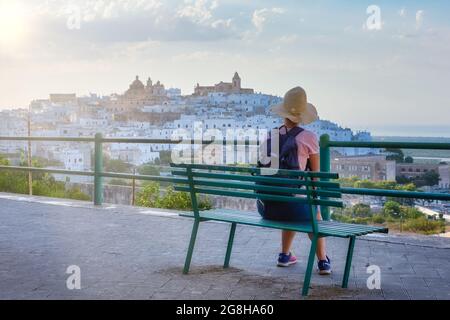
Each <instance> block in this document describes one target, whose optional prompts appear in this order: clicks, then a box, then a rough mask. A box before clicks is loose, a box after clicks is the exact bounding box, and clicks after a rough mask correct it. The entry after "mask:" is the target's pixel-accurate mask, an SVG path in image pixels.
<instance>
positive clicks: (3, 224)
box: [0, 193, 450, 299]
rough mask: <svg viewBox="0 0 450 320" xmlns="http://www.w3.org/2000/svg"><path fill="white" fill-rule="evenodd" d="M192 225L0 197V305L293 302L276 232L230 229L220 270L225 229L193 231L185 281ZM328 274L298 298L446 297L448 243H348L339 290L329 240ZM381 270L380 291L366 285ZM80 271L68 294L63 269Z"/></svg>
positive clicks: (339, 258) (333, 244) (303, 250)
mask: <svg viewBox="0 0 450 320" xmlns="http://www.w3.org/2000/svg"><path fill="white" fill-rule="evenodd" d="M191 227H192V221H191V220H187V219H184V218H179V217H178V216H177V215H176V214H174V213H173V212H168V211H160V210H153V209H144V208H133V207H128V206H114V205H112V206H105V207H103V208H94V207H93V206H92V205H90V204H89V203H87V202H81V201H67V200H55V199H49V198H40V197H28V196H17V195H11V194H5V193H0V299H300V298H301V296H300V293H299V292H300V288H301V285H302V281H303V275H304V272H305V261H306V255H307V251H308V250H307V245H308V241H309V240H307V238H306V236H305V235H299V236H298V238H297V240H296V242H295V253H296V254H297V256H298V257H299V260H300V263H298V264H297V265H295V266H293V267H291V268H286V269H284V268H277V267H276V266H275V265H274V262H275V259H276V256H277V253H278V244H279V243H278V241H279V240H278V239H279V232H278V231H276V230H267V229H259V228H253V227H244V226H238V228H237V233H236V240H235V247H234V251H233V254H232V259H231V265H232V268H230V269H228V270H223V269H222V268H221V263H222V262H223V257H224V254H225V247H226V242H227V235H228V230H229V226H228V225H226V224H223V223H212V222H207V223H203V224H201V225H200V231H199V237H198V242H197V243H198V245H197V247H196V251H195V254H194V258H193V262H192V271H191V273H190V274H189V275H187V276H186V275H182V273H181V270H182V265H183V262H184V257H185V250H186V247H187V241H188V239H189V235H190V231H191ZM328 245H329V254H330V256H331V257H332V259H333V267H334V273H333V275H332V276H330V277H321V276H319V275H314V276H313V279H312V289H311V290H310V296H309V298H308V299H450V265H449V263H450V240H449V239H445V238H439V237H404V236H377V237H365V238H363V239H361V240H359V241H357V242H356V247H355V258H354V263H353V268H352V273H351V278H350V283H349V289H341V288H340V287H339V285H340V282H341V279H342V273H343V264H344V257H345V250H346V246H347V242H346V240H344V239H335V238H332V239H329V240H328ZM372 264H375V265H378V266H379V267H380V268H381V290H369V289H368V288H367V285H366V281H367V277H368V276H369V274H367V273H366V269H367V266H369V265H372ZM70 265H77V266H79V267H80V269H81V290H68V289H67V286H66V280H67V278H68V277H69V275H68V274H66V269H67V267H68V266H70Z"/></svg>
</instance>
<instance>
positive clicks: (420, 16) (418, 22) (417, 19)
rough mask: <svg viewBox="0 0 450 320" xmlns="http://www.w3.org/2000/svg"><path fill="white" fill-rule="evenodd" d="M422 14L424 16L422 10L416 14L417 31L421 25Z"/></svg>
mask: <svg viewBox="0 0 450 320" xmlns="http://www.w3.org/2000/svg"><path fill="white" fill-rule="evenodd" d="M424 14H425V12H424V11H423V10H418V11H417V12H416V28H417V29H420V28H421V27H422V25H423V20H424Z"/></svg>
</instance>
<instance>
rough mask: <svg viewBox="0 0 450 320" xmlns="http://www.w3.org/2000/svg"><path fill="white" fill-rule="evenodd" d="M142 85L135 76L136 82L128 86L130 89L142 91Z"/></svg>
mask: <svg viewBox="0 0 450 320" xmlns="http://www.w3.org/2000/svg"><path fill="white" fill-rule="evenodd" d="M144 88H145V87H144V84H143V83H142V81H141V80H139V76H136V80H134V81H133V83H132V84H131V85H130V89H144Z"/></svg>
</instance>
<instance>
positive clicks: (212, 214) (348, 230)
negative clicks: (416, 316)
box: [180, 209, 387, 238]
mask: <svg viewBox="0 0 450 320" xmlns="http://www.w3.org/2000/svg"><path fill="white" fill-rule="evenodd" d="M180 215H181V216H184V217H190V218H194V215H193V214H192V213H183V214H180ZM200 218H202V219H205V220H215V221H224V222H235V223H238V224H246V225H252V226H260V227H266V228H273V229H285V230H293V231H298V232H303V233H311V232H312V226H311V224H310V223H308V222H305V223H300V222H283V221H273V220H266V219H262V218H261V217H260V216H259V215H258V214H257V213H254V212H245V211H238V210H227V209H213V210H207V211H201V212H200ZM318 226H319V234H321V235H325V236H335V237H342V238H347V237H350V236H359V235H365V234H368V233H373V232H381V233H384V232H386V230H387V229H386V228H383V227H374V226H366V225H353V224H346V223H339V222H330V221H318Z"/></svg>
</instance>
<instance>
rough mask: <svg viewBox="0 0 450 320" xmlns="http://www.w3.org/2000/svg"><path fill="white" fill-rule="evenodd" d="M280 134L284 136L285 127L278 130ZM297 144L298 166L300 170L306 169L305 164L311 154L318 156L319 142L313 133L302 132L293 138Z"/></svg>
mask: <svg viewBox="0 0 450 320" xmlns="http://www.w3.org/2000/svg"><path fill="white" fill-rule="evenodd" d="M280 134H286V129H285V127H282V128H281V129H280ZM295 140H296V142H297V153H298V164H299V165H300V170H302V171H303V170H305V169H306V163H307V162H308V159H309V158H310V156H311V155H312V154H319V152H320V148H319V141H318V139H317V136H316V134H315V133H314V132H312V131H309V130H306V129H305V130H303V131H302V132H300V133H299V134H298V135H297V137H296V138H295Z"/></svg>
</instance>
